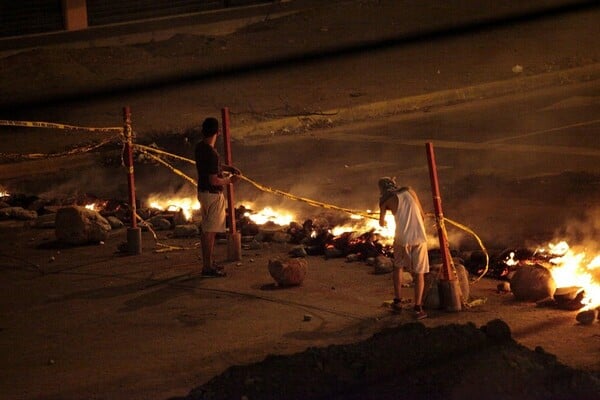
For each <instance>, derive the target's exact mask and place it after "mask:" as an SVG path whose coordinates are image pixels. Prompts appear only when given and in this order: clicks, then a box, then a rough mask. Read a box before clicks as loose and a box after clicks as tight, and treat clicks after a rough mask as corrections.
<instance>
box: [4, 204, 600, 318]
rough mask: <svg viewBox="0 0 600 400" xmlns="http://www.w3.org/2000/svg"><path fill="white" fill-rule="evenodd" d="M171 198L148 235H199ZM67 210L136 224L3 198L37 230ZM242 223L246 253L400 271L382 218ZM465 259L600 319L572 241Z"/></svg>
mask: <svg viewBox="0 0 600 400" xmlns="http://www.w3.org/2000/svg"><path fill="white" fill-rule="evenodd" d="M163 198H164V197H163ZM163 198H161V197H160V196H156V195H155V196H151V197H150V199H149V201H148V202H147V205H146V206H144V207H142V206H141V205H138V206H137V213H138V215H139V217H140V218H141V219H142V220H143V221H144V223H143V224H142V228H143V229H152V230H153V231H154V230H165V231H171V232H173V234H172V236H173V237H176V238H177V237H195V236H197V235H198V234H199V229H198V227H199V221H198V220H197V214H198V213H197V211H198V209H199V206H198V205H197V202H194V201H191V200H190V199H189V198H185V197H182V198H171V199H167V200H164V199H163ZM65 207H84V208H85V209H87V210H89V211H90V212H91V213H97V214H98V216H99V217H102V218H104V219H106V221H108V223H109V224H110V227H111V228H112V229H118V228H120V227H124V226H126V225H128V224H130V223H131V221H130V215H131V213H130V207H129V205H128V204H126V203H124V202H120V201H116V200H103V199H100V198H98V197H96V196H94V195H91V194H85V195H81V196H77V197H73V198H67V199H62V200H58V199H55V200H51V201H50V200H45V199H42V198H39V197H36V196H28V195H19V194H17V195H15V194H9V193H8V192H2V196H0V219H21V220H32V221H34V222H33V223H32V226H34V227H38V228H56V215H57V212H58V210H60V209H62V208H65ZM79 214H81V213H79ZM235 218H236V226H237V228H238V230H239V231H240V233H241V236H242V242H243V243H244V247H245V248H246V249H260V248H263V247H264V244H265V243H268V242H278V243H289V244H293V245H295V246H293V247H292V248H291V250H290V251H289V253H288V256H289V257H290V260H291V259H294V258H303V257H306V256H323V257H325V258H345V259H346V261H347V262H357V261H361V262H365V263H367V264H368V265H371V266H373V268H374V270H373V272H374V273H381V274H383V273H389V272H391V271H392V269H393V263H392V258H393V251H392V246H391V244H392V241H393V236H394V224H393V220H391V221H389V223H388V227H387V228H386V230H382V229H381V228H380V227H379V225H378V221H377V220H375V219H373V220H368V219H367V218H364V217H358V216H351V217H346V218H343V217H341V216H340V215H339V214H335V215H334V214H331V215H328V214H321V215H318V216H317V217H314V218H310V219H306V220H304V221H303V222H297V221H296V218H295V216H294V215H293V213H290V212H279V211H276V210H274V209H273V208H271V207H266V208H263V209H262V210H259V211H257V210H254V209H253V207H252V206H251V205H241V206H239V207H238V208H236V209H235ZM88 220H89V218H88ZM92 220H99V218H96V217H94V218H92ZM67 225H69V226H70V225H73V224H72V223H69V224H67ZM102 225H103V226H105V224H102ZM57 236H60V235H57ZM63 236H64V235H63ZM221 238H222V239H223V237H221ZM467 254H468V257H466V255H467ZM461 255H462V256H463V257H462V259H459V258H458V254H457V252H455V251H453V252H452V256H453V257H454V258H455V259H456V262H455V264H459V265H461V266H462V265H464V266H465V267H466V272H465V274H467V276H468V273H469V272H470V273H471V274H473V275H476V276H483V275H486V276H487V277H488V278H494V279H498V280H500V281H501V283H500V284H499V287H498V291H499V292H511V293H512V294H513V295H514V296H515V299H517V300H519V301H531V302H535V303H537V304H538V305H539V306H551V307H557V308H560V309H566V310H580V311H581V313H580V314H582V315H584V316H585V318H584V317H582V319H583V320H585V321H588V320H590V319H591V320H594V318H595V317H596V316H597V314H598V307H600V289H599V287H600V285H599V283H598V282H600V256H596V257H589V256H588V255H586V254H585V253H584V252H575V251H574V250H573V249H571V248H570V247H569V245H568V244H567V243H566V242H559V243H556V244H549V245H548V246H547V247H539V248H536V249H533V250H532V249H529V248H516V249H507V250H504V251H501V252H499V253H498V254H497V255H495V256H493V257H491V259H490V262H489V264H488V263H487V260H486V257H487V255H486V254H484V253H482V252H480V251H474V252H471V253H468V252H463V253H461ZM438 258H439V255H437V254H436V250H435V249H433V250H431V251H430V259H431V260H432V264H435V263H436V262H438V261H439V260H438ZM463 260H464V261H463ZM282 265H283V264H282ZM286 285H288V284H286ZM590 310H591V311H590Z"/></svg>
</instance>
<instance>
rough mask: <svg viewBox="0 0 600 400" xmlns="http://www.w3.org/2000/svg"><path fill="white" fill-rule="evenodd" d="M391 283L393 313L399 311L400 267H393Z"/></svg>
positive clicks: (400, 302) (400, 304) (400, 305)
mask: <svg viewBox="0 0 600 400" xmlns="http://www.w3.org/2000/svg"><path fill="white" fill-rule="evenodd" d="M392 281H393V282H394V303H393V304H392V309H394V310H395V311H401V310H402V297H401V291H402V267H396V266H394V270H393V271H392Z"/></svg>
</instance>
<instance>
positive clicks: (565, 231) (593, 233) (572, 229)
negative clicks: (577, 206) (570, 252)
mask: <svg viewBox="0 0 600 400" xmlns="http://www.w3.org/2000/svg"><path fill="white" fill-rule="evenodd" d="M554 236H555V240H556V241H561V240H565V241H567V243H569V245H570V246H571V247H581V248H584V249H586V251H587V252H590V253H594V254H598V253H599V252H600V243H598V237H600V207H596V208H592V209H589V210H586V211H585V212H584V214H583V215H582V216H581V217H578V218H573V219H570V220H568V221H567V222H566V224H565V226H563V227H561V228H559V229H557V230H556V232H555V235H554Z"/></svg>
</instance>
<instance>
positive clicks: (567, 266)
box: [490, 241, 600, 324]
mask: <svg viewBox="0 0 600 400" xmlns="http://www.w3.org/2000/svg"><path fill="white" fill-rule="evenodd" d="M490 275H491V277H493V278H496V279H499V280H501V281H502V282H501V283H500V284H499V285H498V291H499V292H504V291H506V292H512V293H513V295H514V296H515V298H516V299H517V300H519V301H530V302H535V303H536V304H537V305H538V306H544V307H556V308H559V309H564V310H569V311H576V310H580V312H579V314H578V315H577V320H578V321H579V322H581V323H586V324H587V323H592V322H594V320H595V319H596V318H597V317H598V313H599V308H600V256H589V254H588V253H586V251H585V250H580V251H578V250H576V249H574V248H571V247H570V246H569V244H568V243H567V242H566V241H560V242H557V243H550V244H548V245H547V246H544V247H538V248H536V249H534V250H531V249H527V248H520V249H514V250H504V251H502V252H500V253H499V254H498V255H497V256H495V257H493V258H492V260H491V261H490Z"/></svg>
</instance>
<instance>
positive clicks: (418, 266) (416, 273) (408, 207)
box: [378, 177, 429, 319]
mask: <svg viewBox="0 0 600 400" xmlns="http://www.w3.org/2000/svg"><path fill="white" fill-rule="evenodd" d="M378 185H379V192H380V198H379V225H380V226H382V227H383V226H385V225H386V221H385V215H386V213H387V211H390V212H391V213H392V215H393V216H394V219H395V222H396V232H395V235H394V271H393V273H392V279H393V281H394V303H393V304H392V307H393V309H394V310H396V311H400V310H401V309H402V298H401V296H400V291H401V289H402V271H403V270H404V269H406V270H407V271H409V272H411V273H412V274H413V277H414V296H415V299H414V302H415V303H414V312H415V318H416V319H423V318H427V313H425V311H424V310H423V290H424V287H425V274H426V273H428V272H429V256H428V253H427V234H426V233H425V224H424V219H425V214H424V213H423V207H422V206H421V202H420V201H419V198H418V196H417V194H416V193H415V191H414V190H413V189H411V188H410V187H402V188H398V187H397V186H396V182H395V180H394V178H388V177H384V178H381V179H379V182H378Z"/></svg>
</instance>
